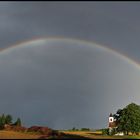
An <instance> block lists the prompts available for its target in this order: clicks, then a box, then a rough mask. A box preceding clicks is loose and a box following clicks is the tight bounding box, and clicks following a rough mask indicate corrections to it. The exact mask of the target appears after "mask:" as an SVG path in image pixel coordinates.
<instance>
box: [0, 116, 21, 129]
mask: <svg viewBox="0 0 140 140" xmlns="http://www.w3.org/2000/svg"><path fill="white" fill-rule="evenodd" d="M6 124H7V125H15V126H21V119H20V118H17V120H16V121H15V122H13V118H12V116H11V115H9V114H8V115H5V114H2V115H1V116H0V129H4V126H5V125H6Z"/></svg>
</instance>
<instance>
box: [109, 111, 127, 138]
mask: <svg viewBox="0 0 140 140" xmlns="http://www.w3.org/2000/svg"><path fill="white" fill-rule="evenodd" d="M117 124H118V122H117V121H116V119H115V118H114V116H113V115H112V113H110V115H109V120H108V128H109V133H111V132H112V130H113V129H116V128H117ZM115 135H117V136H123V135H124V133H123V132H120V133H116V134H115Z"/></svg>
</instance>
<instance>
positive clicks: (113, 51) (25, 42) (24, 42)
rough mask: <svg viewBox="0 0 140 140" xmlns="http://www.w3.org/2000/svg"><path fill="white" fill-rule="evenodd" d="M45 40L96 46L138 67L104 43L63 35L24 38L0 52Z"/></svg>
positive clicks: (139, 65)
mask: <svg viewBox="0 0 140 140" xmlns="http://www.w3.org/2000/svg"><path fill="white" fill-rule="evenodd" d="M47 41H64V42H73V43H81V44H85V45H90V46H96V47H98V48H100V49H103V50H106V51H108V52H110V53H113V54H114V55H116V56H118V57H120V58H121V59H123V60H125V61H127V62H128V63H129V64H132V65H133V66H135V67H137V68H139V69H140V64H139V63H137V62H136V61H134V60H133V59H131V58H129V57H128V56H126V55H124V54H122V53H120V52H117V51H116V50H114V49H111V48H108V47H107V46H105V45H99V44H98V43H96V42H95V41H94V42H92V41H86V40H82V39H73V38H64V37H40V38H39V37H38V38H34V39H30V40H26V41H23V42H20V43H16V44H15V45H12V46H9V47H7V48H2V49H0V54H1V53H6V52H7V51H10V50H12V49H14V48H19V47H23V46H25V45H30V44H31V45H32V44H36V43H38V44H39V43H44V42H47Z"/></svg>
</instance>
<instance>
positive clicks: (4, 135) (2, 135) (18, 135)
mask: <svg viewBox="0 0 140 140" xmlns="http://www.w3.org/2000/svg"><path fill="white" fill-rule="evenodd" d="M39 137H40V135H36V134H30V133H22V132H14V131H4V130H2V131H0V139H38V138H39Z"/></svg>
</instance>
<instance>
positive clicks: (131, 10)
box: [0, 2, 140, 61]
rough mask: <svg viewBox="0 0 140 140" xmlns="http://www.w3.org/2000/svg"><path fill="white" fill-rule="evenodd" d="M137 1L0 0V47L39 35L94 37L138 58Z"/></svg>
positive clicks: (139, 10) (138, 19)
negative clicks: (49, 0) (10, 0)
mask: <svg viewBox="0 0 140 140" xmlns="http://www.w3.org/2000/svg"><path fill="white" fill-rule="evenodd" d="M139 7H140V4H139V3H137V2H131V3H130V2H22V3H20V2H1V3H0V21H1V22H0V30H1V33H0V34H1V39H0V42H1V47H7V46H9V45H11V44H14V43H16V42H18V41H23V40H26V39H27V40H28V39H31V38H33V37H40V36H48V37H49V36H64V37H70V38H80V39H85V40H91V41H97V42H99V43H101V44H106V45H107V46H109V47H112V48H115V49H116V50H118V51H121V52H122V53H124V54H128V55H129V56H131V57H132V58H134V59H136V60H137V61H139V59H140V58H139V55H138V52H139V51H140V49H139V47H138V46H139V36H140V28H139V23H140V18H139V12H140V8H139Z"/></svg>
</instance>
